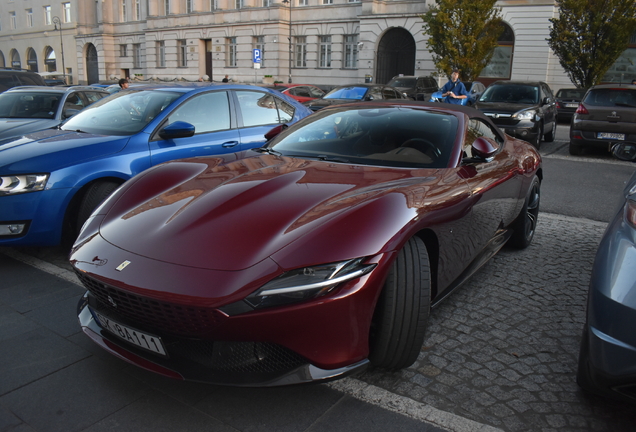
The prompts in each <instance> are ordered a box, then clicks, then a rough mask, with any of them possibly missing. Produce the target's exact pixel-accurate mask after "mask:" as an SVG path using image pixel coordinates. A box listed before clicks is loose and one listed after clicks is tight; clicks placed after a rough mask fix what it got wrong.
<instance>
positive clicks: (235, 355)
mask: <svg viewBox="0 0 636 432" xmlns="http://www.w3.org/2000/svg"><path fill="white" fill-rule="evenodd" d="M89 297H90V294H88V293H87V294H86V295H85V296H84V297H83V298H82V299H81V300H80V302H79V304H78V319H79V322H80V325H81V327H82V330H83V331H84V333H85V334H86V335H87V336H89V337H90V338H91V339H92V340H93V341H94V342H95V343H97V344H98V345H99V346H100V347H102V348H103V349H104V350H106V351H107V352H109V353H111V354H112V355H114V356H116V357H118V358H120V359H122V360H124V361H127V362H129V363H131V364H134V365H136V366H138V367H141V368H143V369H146V370H149V371H151V372H154V373H157V374H159V375H163V376H165V377H169V378H174V379H181V380H192V381H200V382H208V383H213V384H221V385H235V386H262V387H268V386H282V385H290V384H301V383H309V382H319V381H329V380H333V379H337V378H341V377H344V376H347V375H350V374H352V373H356V372H360V371H362V370H364V369H366V367H367V365H368V363H369V361H368V360H366V359H365V360H362V361H359V362H357V363H354V364H352V365H350V366H345V367H341V368H337V369H331V370H326V369H321V368H319V367H317V366H315V365H312V364H310V363H309V362H308V361H306V360H305V359H303V358H302V357H300V356H298V355H295V354H294V353H292V352H290V351H289V350H286V349H284V348H283V347H279V346H274V345H272V344H258V343H253V342H235V343H231V342H222V341H219V342H209V341H197V340H191V339H179V338H173V339H170V338H168V339H167V340H166V342H167V343H166V345H167V347H168V354H169V357H162V356H159V355H153V354H152V353H148V352H145V351H144V350H143V349H140V348H137V347H136V346H134V345H132V344H129V343H126V342H124V341H123V340H122V339H120V338H118V337H117V336H115V335H113V334H112V333H110V332H109V331H108V330H106V329H104V328H102V327H101V325H100V323H99V322H98V320H97V319H96V318H95V316H94V314H93V310H92V308H91V306H89V303H90V302H93V301H90V300H89ZM93 300H94V299H93ZM206 354H207V355H206Z"/></svg>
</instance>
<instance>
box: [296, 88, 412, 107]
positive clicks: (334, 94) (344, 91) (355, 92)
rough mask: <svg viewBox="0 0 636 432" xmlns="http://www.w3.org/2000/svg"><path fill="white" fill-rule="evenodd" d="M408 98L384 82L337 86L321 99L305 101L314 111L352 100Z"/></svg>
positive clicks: (304, 103)
mask: <svg viewBox="0 0 636 432" xmlns="http://www.w3.org/2000/svg"><path fill="white" fill-rule="evenodd" d="M387 99H389V100H394V99H406V97H404V96H403V95H402V93H400V92H399V91H398V90H397V89H395V88H393V87H390V86H388V85H384V84H350V85H344V86H340V87H336V88H334V89H333V90H331V91H330V92H329V93H327V94H326V95H324V96H323V97H322V98H320V99H313V100H310V101H307V102H303V105H305V106H306V107H308V108H309V109H310V110H312V111H318V110H319V109H322V108H325V107H328V106H331V105H337V104H343V103H351V102H366V101H378V100H387Z"/></svg>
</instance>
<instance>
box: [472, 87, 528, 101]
mask: <svg viewBox="0 0 636 432" xmlns="http://www.w3.org/2000/svg"><path fill="white" fill-rule="evenodd" d="M479 102H506V103H519V104H528V105H534V104H536V103H538V102H539V87H535V86H528V85H516V84H500V85H494V86H491V87H488V88H487V89H486V91H485V92H484V94H483V95H482V96H481V98H479Z"/></svg>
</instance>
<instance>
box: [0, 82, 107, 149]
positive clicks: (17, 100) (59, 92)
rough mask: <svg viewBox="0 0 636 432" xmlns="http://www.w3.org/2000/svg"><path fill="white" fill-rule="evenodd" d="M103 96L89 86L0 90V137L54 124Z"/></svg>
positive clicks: (104, 93) (99, 90) (105, 93)
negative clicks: (0, 92) (1, 91)
mask: <svg viewBox="0 0 636 432" xmlns="http://www.w3.org/2000/svg"><path fill="white" fill-rule="evenodd" d="M106 96H109V93H108V92H105V91H104V90H102V89H100V88H97V87H89V86H74V87H46V86H28V87H14V88H12V89H9V90H7V91H6V92H4V93H2V94H0V138H9V137H12V136H18V135H24V134H29V133H32V132H37V131H40V130H44V129H50V128H54V127H55V126H57V125H59V124H61V123H62V122H63V121H64V120H66V119H67V118H69V117H71V116H72V115H74V114H77V113H78V112H80V111H81V110H82V109H84V108H85V107H86V106H88V105H90V104H91V103H93V102H96V101H98V100H99V99H101V98H103V97H106Z"/></svg>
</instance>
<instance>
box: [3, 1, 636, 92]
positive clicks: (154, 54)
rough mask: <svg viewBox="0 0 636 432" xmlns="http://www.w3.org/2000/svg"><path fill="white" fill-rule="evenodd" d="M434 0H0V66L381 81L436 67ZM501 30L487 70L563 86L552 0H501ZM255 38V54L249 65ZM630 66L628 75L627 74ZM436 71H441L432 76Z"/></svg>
mask: <svg viewBox="0 0 636 432" xmlns="http://www.w3.org/2000/svg"><path fill="white" fill-rule="evenodd" d="M432 4H434V3H433V1H432V0H424V1H423V0H384V1H381V0H282V1H281V0H155V1H152V0H68V1H62V2H52V1H51V0H5V1H3V2H2V3H1V4H0V67H2V66H4V67H14V68H23V69H31V70H34V71H37V72H58V73H61V72H64V73H66V74H67V75H68V76H69V78H70V81H71V82H72V83H76V84H77V83H79V84H92V83H96V82H100V81H101V82H104V81H113V80H116V79H119V78H120V77H130V78H131V79H136V80H140V81H146V80H151V79H155V80H157V79H158V80H164V81H172V80H187V81H196V80H197V79H198V78H199V77H201V76H203V75H208V76H209V77H211V79H212V80H214V81H221V79H222V78H223V77H224V76H225V75H228V76H229V77H230V78H231V79H232V80H234V81H240V82H247V83H249V82H262V81H263V80H268V79H269V80H271V81H280V82H289V81H291V82H297V83H301V82H302V83H311V84H317V85H323V86H334V85H341V84H346V83H354V82H364V81H367V82H382V83H385V82H387V81H388V80H389V79H391V78H392V77H393V76H395V75H398V74H404V75H428V74H431V73H433V72H434V71H435V67H434V65H433V62H432V59H431V54H430V53H429V52H428V50H427V48H426V39H427V37H426V36H425V35H424V34H423V33H422V25H423V22H422V19H421V18H420V15H422V14H423V13H425V12H426V11H427V10H428V8H429V7H430V6H431V5H432ZM497 6H498V7H500V8H501V11H502V16H503V19H504V22H505V26H506V31H505V32H504V35H503V36H502V38H500V46H499V47H498V48H497V51H496V53H495V56H494V57H493V60H492V61H491V64H490V65H489V66H488V67H487V68H486V70H485V71H484V72H483V73H482V77H483V80H484V81H492V80H494V79H498V78H499V79H530V80H542V81H546V82H548V83H549V84H550V85H551V86H552V87H553V88H560V87H566V86H571V85H572V84H571V82H570V80H569V79H568V77H567V76H566V74H565V73H564V71H563V69H562V68H561V66H560V65H559V62H558V59H557V58H556V57H555V56H554V54H553V53H552V51H551V50H550V48H549V47H548V44H547V42H546V38H547V37H548V36H549V27H550V23H549V21H548V20H549V19H550V18H553V17H555V16H557V14H558V9H557V8H556V4H555V2H554V1H553V0H500V1H499V2H498V3H497ZM254 49H259V50H260V53H261V59H262V62H261V63H260V64H259V66H260V68H258V69H257V68H255V63H254V59H253V53H254ZM635 77H636V76H635ZM440 80H441V81H442V82H443V81H445V78H440Z"/></svg>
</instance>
